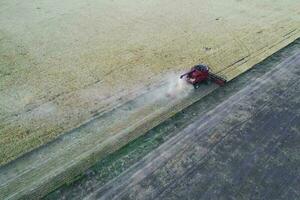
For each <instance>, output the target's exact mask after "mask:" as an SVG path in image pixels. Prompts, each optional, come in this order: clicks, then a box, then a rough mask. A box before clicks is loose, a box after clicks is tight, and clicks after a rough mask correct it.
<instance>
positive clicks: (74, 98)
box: [0, 0, 300, 198]
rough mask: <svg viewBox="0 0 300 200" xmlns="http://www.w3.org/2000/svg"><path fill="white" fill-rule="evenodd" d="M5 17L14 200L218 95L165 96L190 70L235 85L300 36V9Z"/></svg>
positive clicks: (123, 10) (86, 5) (104, 10)
mask: <svg viewBox="0 0 300 200" xmlns="http://www.w3.org/2000/svg"><path fill="white" fill-rule="evenodd" d="M0 10H1V12H0V92H1V95H0V165H2V168H0V171H2V172H7V173H5V174H4V173H2V174H4V175H3V176H2V177H0V183H1V186H0V194H1V193H2V194H4V195H3V196H9V195H11V196H10V197H11V198H13V197H16V196H14V195H16V193H15V194H13V192H12V191H13V190H16V191H18V190H19V192H18V195H23V194H27V192H28V191H31V189H32V188H36V187H37V185H39V183H44V182H45V177H43V176H42V175H43V174H45V172H46V171H47V172H49V173H50V172H51V177H56V176H57V174H59V173H62V172H63V171H64V170H65V169H67V168H68V167H67V166H71V164H72V166H73V167H74V168H75V166H77V164H78V163H81V162H85V159H87V158H88V159H89V160H91V161H90V162H85V163H88V164H87V166H83V167H82V169H85V168H86V167H88V166H89V165H91V164H92V163H93V162H94V160H96V159H100V158H101V157H103V156H105V155H107V154H108V153H110V152H113V151H114V150H116V149H118V148H120V147H121V146H123V145H125V144H126V143H128V142H129V141H131V140H133V139H134V138H136V137H138V136H139V135H141V134H143V133H144V132H145V131H146V130H148V129H150V128H152V127H153V126H155V125H157V124H159V123H160V122H161V121H163V120H164V119H166V118H168V117H169V116H171V115H173V114H174V113H176V112H177V111H179V110H181V109H182V108H184V107H186V106H187V105H190V104H192V103H193V102H195V101H197V100H198V99H200V98H202V97H203V96H205V95H207V94H208V93H209V92H211V91H212V90H214V89H215V88H216V86H213V85H212V86H209V87H206V88H203V90H202V91H201V92H196V93H192V92H191V91H190V89H187V91H188V92H187V93H185V94H184V95H181V94H179V95H176V96H175V98H171V99H170V98H169V97H168V96H166V95H164V94H166V93H167V92H168V91H169V87H170V84H171V85H172V83H173V82H176V81H177V77H178V76H179V75H180V73H181V72H183V71H185V70H187V69H188V68H189V67H190V66H191V65H194V64H197V63H205V64H208V65H209V66H210V67H211V69H212V71H213V72H215V73H217V74H218V75H221V76H223V77H225V78H226V79H227V80H228V81H229V80H231V79H233V78H235V77H236V76H238V75H239V74H241V73H243V72H245V71H246V70H247V69H249V68H251V67H252V66H253V65H254V64H256V63H258V62H260V61H262V60H263V59H265V58H266V57H268V56H270V55H272V54H273V53H274V52H276V51H278V50H279V49H281V48H282V47H284V46H286V45H288V44H289V43H291V42H292V41H294V40H295V39H297V38H298V37H299V36H300V12H299V10H300V3H299V2H296V1H293V0H288V1H284V0H280V1H276V2H274V1H271V0H263V1H258V0H255V1H233V0H229V1H207V0H200V1H196V0H188V1H185V2H182V1H171V0H164V1H158V0H155V1H124V0H122V1H108V0H101V1H92V0H91V1H84V2H82V1H79V0H75V1H74V0H73V1H63V2H62V1H57V0H55V1H48V0H47V1H43V2H36V1H32V0H29V1H24V2H19V1H16V0H12V1H3V2H1V3H0ZM157 94H162V95H157ZM49 142H50V143H49ZM95 152H97V153H96V155H97V156H95V157H93V159H91V157H90V155H93V154H94V153H95ZM29 158H30V159H29ZM46 158H47V159H46ZM75 158H76V159H75ZM50 161H51V162H50ZM70 163H71V164H70ZM73 164H74V165H73ZM58 169H60V170H61V171H60V172H58V171H59V170H58ZM38 170H40V171H39V173H38V172H37V171H38ZM20 171H21V172H23V173H20V174H22V176H21V175H20V176H15V175H16V174H18V173H17V172H20ZM79 171H81V168H80V170H79ZM25 172H26V173H25ZM31 173H34V174H36V177H33V176H32V174H31ZM38 174H39V175H40V176H38ZM73 175H74V174H73V173H71V174H68V175H66V177H67V178H65V177H63V178H62V179H63V180H57V182H55V184H52V186H51V187H49V188H50V189H45V188H48V186H49V185H48V186H47V187H46V186H45V188H43V189H41V191H42V192H41V193H45V191H48V190H52V189H53V188H55V187H57V185H60V184H62V183H63V182H64V181H65V180H66V179H71V177H72V176H73ZM8 180H9V181H8ZM20 180H27V181H23V182H22V181H20ZM47 180H52V179H49V177H48V178H47ZM53 183H54V182H53ZM31 184H32V185H31ZM8 188H10V189H8ZM4 191H5V193H4ZM21 191H22V192H23V193H22V192H21Z"/></svg>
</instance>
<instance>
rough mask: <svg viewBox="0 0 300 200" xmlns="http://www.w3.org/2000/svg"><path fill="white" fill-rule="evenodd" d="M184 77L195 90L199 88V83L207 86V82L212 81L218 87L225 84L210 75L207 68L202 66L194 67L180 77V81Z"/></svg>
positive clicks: (214, 75)
mask: <svg viewBox="0 0 300 200" xmlns="http://www.w3.org/2000/svg"><path fill="white" fill-rule="evenodd" d="M184 77H185V78H186V81H187V82H188V83H190V84H192V85H193V86H194V88H195V89H197V88H199V87H200V84H201V83H206V84H207V83H208V82H209V81H213V82H215V83H216V84H218V85H220V86H223V85H224V84H225V83H226V79H224V78H222V77H220V76H218V75H216V74H213V73H211V72H210V71H209V67H208V66H206V65H202V64H199V65H195V66H194V67H192V69H191V70H190V71H189V72H187V73H185V74H183V75H181V76H180V78H181V79H182V78H184Z"/></svg>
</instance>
